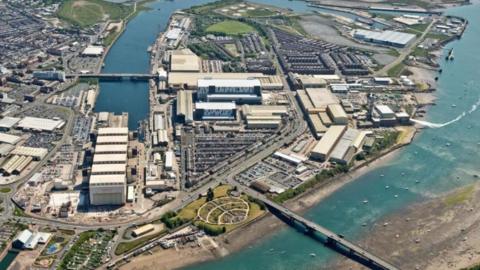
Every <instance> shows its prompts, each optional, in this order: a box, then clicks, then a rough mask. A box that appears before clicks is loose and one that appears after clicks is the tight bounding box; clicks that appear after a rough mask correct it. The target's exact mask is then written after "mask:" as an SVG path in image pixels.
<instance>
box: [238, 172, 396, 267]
mask: <svg viewBox="0 0 480 270" xmlns="http://www.w3.org/2000/svg"><path fill="white" fill-rule="evenodd" d="M231 182H233V181H231ZM236 186H237V188H239V190H241V191H243V192H244V193H246V194H248V195H250V196H252V197H254V198H257V199H258V200H260V201H263V203H265V205H266V206H267V208H269V210H270V211H271V212H272V213H274V212H278V213H279V214H281V215H283V217H285V218H286V219H287V220H288V221H289V222H290V223H291V224H293V223H294V222H297V223H298V224H300V225H302V226H303V227H304V228H305V229H306V231H307V232H308V233H309V234H311V235H313V234H314V233H318V234H320V235H321V236H323V242H324V244H325V245H326V246H328V247H330V248H332V249H333V250H335V251H337V252H339V253H342V254H343V255H345V256H347V257H349V258H351V259H353V260H355V261H357V262H359V263H361V264H363V265H365V266H367V267H369V268H371V269H378V270H399V268H397V267H396V266H394V265H392V264H390V263H389V262H387V261H385V260H383V259H382V258H380V257H377V256H375V255H373V254H372V253H370V252H368V251H367V250H365V249H363V248H361V247H359V246H357V245H355V244H353V243H351V242H349V241H348V240H346V239H345V238H344V237H343V236H341V235H338V234H336V233H334V232H332V231H330V230H328V229H326V228H324V227H322V226H320V225H318V224H316V223H315V222H313V221H310V220H308V219H306V218H304V217H302V216H300V215H298V214H296V213H294V212H292V211H290V210H289V209H288V208H286V207H284V206H282V205H280V204H278V203H275V202H273V201H272V200H270V199H268V198H267V197H266V196H265V195H263V194H260V193H258V192H256V191H253V190H251V189H249V188H244V187H240V186H238V185H236Z"/></svg>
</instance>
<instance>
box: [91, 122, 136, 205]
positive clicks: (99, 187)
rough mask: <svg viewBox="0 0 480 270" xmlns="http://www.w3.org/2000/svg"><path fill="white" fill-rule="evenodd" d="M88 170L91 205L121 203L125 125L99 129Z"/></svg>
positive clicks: (125, 147)
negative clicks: (91, 162)
mask: <svg viewBox="0 0 480 270" xmlns="http://www.w3.org/2000/svg"><path fill="white" fill-rule="evenodd" d="M97 133H98V136H97V140H96V146H95V154H94V156H93V165H92V169H91V173H90V182H89V191H90V204H91V205H122V204H124V203H125V201H126V196H127V194H126V192H127V190H126V189H127V187H126V184H127V181H126V180H127V177H126V172H127V150H128V128H112V127H107V128H99V129H98V132H97Z"/></svg>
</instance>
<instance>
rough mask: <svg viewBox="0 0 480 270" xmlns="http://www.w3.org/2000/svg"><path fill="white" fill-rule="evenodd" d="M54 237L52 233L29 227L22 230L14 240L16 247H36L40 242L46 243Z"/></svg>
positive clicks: (13, 245)
mask: <svg viewBox="0 0 480 270" xmlns="http://www.w3.org/2000/svg"><path fill="white" fill-rule="evenodd" d="M51 237H52V234H51V233H46V232H31V231H30V230H28V229H25V230H23V231H21V232H20V233H19V234H18V235H17V236H16V237H15V239H14V240H13V241H12V247H13V248H14V249H35V248H36V247H37V245H38V244H46V243H48V241H49V240H50V238H51Z"/></svg>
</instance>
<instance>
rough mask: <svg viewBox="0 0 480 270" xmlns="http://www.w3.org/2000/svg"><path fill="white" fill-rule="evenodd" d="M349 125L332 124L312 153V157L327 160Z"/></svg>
mask: <svg viewBox="0 0 480 270" xmlns="http://www.w3.org/2000/svg"><path fill="white" fill-rule="evenodd" d="M346 129H347V126H331V127H330V128H329V129H328V130H327V132H325V135H323V137H322V139H320V141H319V142H318V143H317V145H315V147H314V148H313V150H312V152H311V153H310V158H311V159H316V160H320V161H325V160H327V159H328V157H329V155H330V153H331V152H332V150H333V148H334V147H335V145H336V144H337V142H338V141H339V140H340V138H341V137H342V136H343V133H345V130H346Z"/></svg>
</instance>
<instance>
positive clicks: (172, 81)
mask: <svg viewBox="0 0 480 270" xmlns="http://www.w3.org/2000/svg"><path fill="white" fill-rule="evenodd" d="M202 79H209V80H248V79H257V80H259V81H260V85H261V88H262V90H282V89H283V81H282V78H281V77H280V76H277V75H265V74H263V73H246V72H245V73H243V72H242V73H239V72H225V73H223V72H222V73H218V72H217V73H215V72H212V73H202V72H200V73H198V72H170V73H169V74H168V85H169V87H171V88H173V89H188V90H196V89H197V88H198V81H199V80H202Z"/></svg>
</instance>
